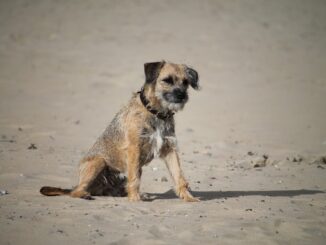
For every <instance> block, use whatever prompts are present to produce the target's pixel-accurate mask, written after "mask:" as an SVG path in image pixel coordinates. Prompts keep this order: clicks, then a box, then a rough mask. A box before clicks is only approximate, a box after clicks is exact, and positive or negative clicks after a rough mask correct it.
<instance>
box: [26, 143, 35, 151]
mask: <svg viewBox="0 0 326 245" xmlns="http://www.w3.org/2000/svg"><path fill="white" fill-rule="evenodd" d="M27 149H28V150H36V149H37V147H36V145H35V144H32V143H31V144H30V146H29V147H28V148H27Z"/></svg>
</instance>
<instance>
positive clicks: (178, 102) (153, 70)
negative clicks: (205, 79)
mask: <svg viewBox="0 0 326 245" xmlns="http://www.w3.org/2000/svg"><path fill="white" fill-rule="evenodd" d="M144 68H145V77H146V81H145V87H149V90H150V91H151V92H150V93H151V94H152V97H155V99H157V100H158V102H159V103H160V106H161V107H163V109H167V110H170V111H178V110H180V109H182V108H183V107H184V105H185V104H186V102H187V101H188V88H189V86H191V87H192V88H194V89H196V90H198V89H199V84H198V73H197V72H196V71H195V70H194V69H192V68H190V67H188V66H186V65H179V64H173V63H167V62H165V61H161V62H153V63H146V64H145V65H144Z"/></svg>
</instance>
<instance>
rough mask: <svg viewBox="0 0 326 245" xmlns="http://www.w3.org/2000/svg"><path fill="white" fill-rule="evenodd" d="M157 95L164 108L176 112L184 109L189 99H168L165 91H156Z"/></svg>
mask: <svg viewBox="0 0 326 245" xmlns="http://www.w3.org/2000/svg"><path fill="white" fill-rule="evenodd" d="M155 95H156V97H157V98H158V100H159V101H160V102H161V106H162V107H163V109H164V110H169V111H174V112H177V111H180V110H182V109H183V107H184V106H185V104H186V102H187V100H188V98H187V99H185V100H184V101H183V102H180V103H175V102H170V101H168V100H166V99H165V98H164V96H163V93H160V92H156V93H155Z"/></svg>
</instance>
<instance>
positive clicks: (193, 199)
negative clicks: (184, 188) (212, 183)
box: [183, 196, 200, 202]
mask: <svg viewBox="0 0 326 245" xmlns="http://www.w3.org/2000/svg"><path fill="white" fill-rule="evenodd" d="M183 200H184V201H185V202H200V199H199V198H197V197H193V196H186V197H184V198H183Z"/></svg>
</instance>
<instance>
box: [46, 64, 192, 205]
mask: <svg viewBox="0 0 326 245" xmlns="http://www.w3.org/2000/svg"><path fill="white" fill-rule="evenodd" d="M145 75H146V82H145V84H144V86H143V94H144V96H145V97H146V99H147V100H148V101H149V104H148V107H150V108H152V109H155V110H156V111H159V112H162V113H163V114H164V113H171V112H176V111H178V110H180V109H182V108H183V106H184V104H185V103H186V102H187V99H188V94H187V89H188V85H191V86H192V87H193V88H195V89H197V88H198V75H197V72H195V71H194V70H193V69H190V68H188V67H187V66H185V65H177V64H172V63H166V62H164V61H162V62H155V63H147V64H145ZM168 78H171V79H172V81H173V84H171V80H168ZM176 90H177V91H176ZM178 96H179V97H178ZM180 98H181V99H180ZM176 148H177V145H176V136H175V131H174V118H173V116H170V117H167V118H165V119H160V118H158V117H157V116H156V115H155V114H153V113H151V112H150V111H149V109H148V108H146V107H145V106H144V104H143V103H142V101H141V99H140V96H139V94H134V95H133V96H132V98H131V100H130V101H129V103H128V105H127V106H125V107H124V108H122V109H121V110H120V112H118V114H117V115H116V116H115V118H114V119H113V120H112V122H111V123H110V125H109V126H108V127H107V128H106V130H105V131H104V132H103V134H102V135H101V136H100V137H99V138H98V139H97V141H96V142H95V144H94V145H93V147H92V148H91V149H90V150H89V152H88V153H87V154H86V156H85V157H84V158H83V159H82V160H81V162H80V166H79V183H78V185H77V186H76V187H75V188H74V189H72V190H67V189H60V188H56V187H42V188H41V190H40V192H41V193H42V194H44V195H48V196H53V195H70V196H72V197H80V198H86V199H90V198H91V196H92V195H113V196H124V195H126V194H128V198H129V200H130V201H138V200H140V199H141V197H140V194H139V187H140V178H141V174H142V167H143V166H144V165H145V164H148V163H149V162H150V161H152V160H153V158H154V157H160V158H162V159H163V160H164V161H165V163H166V166H167V168H168V169H169V172H170V174H171V177H172V179H173V181H174V183H175V191H176V194H177V195H178V196H179V197H180V198H182V199H183V200H185V201H198V199H197V198H194V197H193V196H192V195H191V194H190V192H189V187H188V183H187V181H186V180H185V178H184V176H183V173H182V170H181V168H180V160H179V156H178V153H177V149H176ZM120 173H125V174H126V176H127V178H125V177H123V176H121V174H120ZM125 182H127V184H126V185H125ZM125 187H126V188H125ZM125 190H126V191H127V193H126V192H125Z"/></svg>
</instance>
